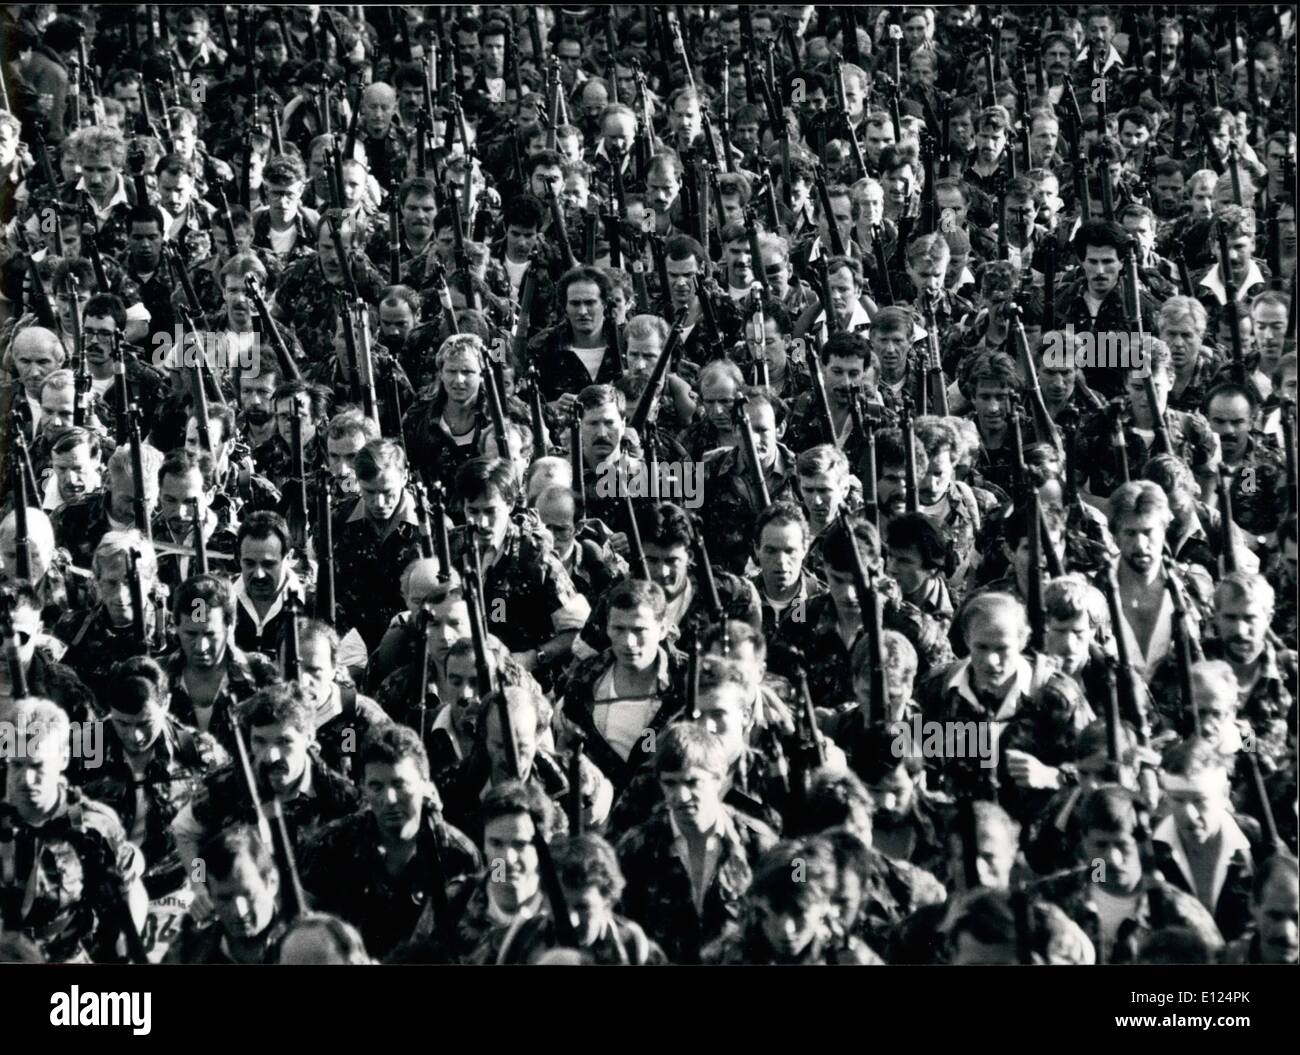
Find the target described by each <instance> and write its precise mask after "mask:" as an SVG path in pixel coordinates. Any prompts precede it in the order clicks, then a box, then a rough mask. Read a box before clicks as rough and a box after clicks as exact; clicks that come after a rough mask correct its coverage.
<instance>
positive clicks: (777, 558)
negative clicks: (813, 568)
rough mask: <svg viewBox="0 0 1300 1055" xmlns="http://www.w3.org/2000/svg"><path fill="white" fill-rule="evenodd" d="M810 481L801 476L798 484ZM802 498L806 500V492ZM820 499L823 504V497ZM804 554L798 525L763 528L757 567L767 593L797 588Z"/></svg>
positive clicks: (805, 544) (804, 541)
mask: <svg viewBox="0 0 1300 1055" xmlns="http://www.w3.org/2000/svg"><path fill="white" fill-rule="evenodd" d="M812 479H813V478H811V477H800V483H801V484H802V483H803V482H804V481H805V480H812ZM804 498H805V501H806V500H807V492H805V493H804ZM821 500H822V502H823V503H825V500H826V495H825V494H823V495H822V496H821ZM807 553H808V539H807V537H806V536H805V534H804V529H803V528H802V527H801V526H800V525H799V524H782V523H777V522H773V523H770V524H768V525H767V526H766V527H765V528H763V534H762V535H761V537H760V538H759V540H758V567H759V571H760V572H761V573H762V575H763V585H764V587H765V588H766V589H767V592H768V593H769V594H776V595H781V594H784V593H786V592H787V591H789V590H792V589H794V588H795V586H797V585H798V583H799V579H800V577H801V575H802V574H803V559H804V557H805V556H806V555H807Z"/></svg>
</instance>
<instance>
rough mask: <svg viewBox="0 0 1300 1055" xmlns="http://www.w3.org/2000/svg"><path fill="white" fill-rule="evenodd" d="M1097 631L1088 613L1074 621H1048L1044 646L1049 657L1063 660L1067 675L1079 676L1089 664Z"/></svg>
mask: <svg viewBox="0 0 1300 1055" xmlns="http://www.w3.org/2000/svg"><path fill="white" fill-rule="evenodd" d="M1094 634H1095V631H1094V630H1093V626H1092V620H1091V619H1090V618H1088V613H1087V612H1080V613H1079V614H1078V615H1076V616H1075V617H1074V618H1073V619H1048V620H1047V628H1046V636H1045V638H1044V644H1045V647H1046V651H1047V654H1048V655H1049V656H1056V657H1057V658H1059V659H1060V660H1061V665H1062V669H1063V670H1064V671H1065V673H1066V674H1070V675H1074V674H1077V673H1078V672H1079V671H1080V670H1081V669H1082V668H1083V665H1084V664H1085V663H1087V662H1088V650H1089V648H1090V646H1091V645H1092V642H1093V637H1094Z"/></svg>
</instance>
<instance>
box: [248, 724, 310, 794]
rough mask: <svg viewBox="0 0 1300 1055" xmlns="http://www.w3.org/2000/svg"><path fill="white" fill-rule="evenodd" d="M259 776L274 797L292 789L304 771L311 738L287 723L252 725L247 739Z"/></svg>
mask: <svg viewBox="0 0 1300 1055" xmlns="http://www.w3.org/2000/svg"><path fill="white" fill-rule="evenodd" d="M248 745H249V749H250V750H251V751H252V754H253V765H254V767H255V769H256V770H257V774H258V776H259V777H260V778H261V779H262V780H263V781H264V782H265V783H266V784H267V786H269V787H270V788H271V790H272V791H274V792H275V793H276V794H277V795H278V794H281V793H283V792H286V791H288V790H290V789H291V788H293V787H294V786H295V785H296V784H297V783H298V782H299V781H300V780H302V775H303V773H304V772H305V771H306V769H307V763H308V760H309V755H308V753H307V752H308V749H309V748H310V747H311V745H312V738H311V737H309V736H308V735H307V734H306V733H304V732H302V730H300V729H295V728H294V727H293V726H292V725H290V724H289V723H287V722H281V723H280V724H278V725H255V726H253V728H252V730H251V731H250V735H249V738H248Z"/></svg>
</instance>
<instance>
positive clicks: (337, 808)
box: [180, 752, 361, 848]
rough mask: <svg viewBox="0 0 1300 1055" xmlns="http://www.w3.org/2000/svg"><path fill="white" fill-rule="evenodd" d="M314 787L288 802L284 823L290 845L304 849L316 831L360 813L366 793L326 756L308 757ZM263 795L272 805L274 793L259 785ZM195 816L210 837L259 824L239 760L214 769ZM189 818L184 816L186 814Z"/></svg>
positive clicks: (197, 794) (193, 804) (196, 799)
mask: <svg viewBox="0 0 1300 1055" xmlns="http://www.w3.org/2000/svg"><path fill="white" fill-rule="evenodd" d="M307 766H308V769H309V770H310V774H311V776H310V779H311V787H310V790H309V792H308V793H307V794H306V795H296V796H294V797H293V798H291V799H282V800H281V801H282V803H283V805H284V819H285V823H286V824H287V825H288V829H289V841H290V842H291V843H292V844H293V845H294V847H295V848H297V847H301V846H302V845H303V843H305V842H306V841H307V839H309V838H310V837H311V836H312V835H313V834H314V833H315V832H316V831H318V830H319V829H321V828H322V827H324V826H325V825H327V824H329V823H330V822H331V821H336V820H338V819H339V818H340V817H347V816H349V815H351V814H353V813H355V812H356V811H357V809H358V807H359V806H360V805H361V795H360V793H359V792H358V791H357V789H356V787H355V785H353V784H352V782H351V781H350V780H348V779H347V778H345V777H343V776H341V775H340V774H338V773H335V772H334V771H333V770H331V769H329V768H327V767H326V766H325V764H324V763H323V762H322V761H321V758H320V755H319V754H316V753H315V752H312V753H311V754H310V755H309V756H308V760H307ZM258 794H259V797H260V798H261V800H262V801H263V802H265V801H267V799H268V797H269V796H270V794H271V792H270V790H269V789H268V788H266V787H259V789H258ZM189 813H190V815H191V818H192V820H193V822H194V824H195V826H197V827H198V828H201V829H202V830H203V831H204V832H205V833H207V834H208V835H216V834H217V833H218V832H222V831H225V829H226V828H228V827H230V826H231V825H232V824H256V823H257V813H256V811H255V810H254V808H253V800H252V799H251V798H250V797H249V794H248V785H247V783H246V782H245V780H244V774H243V773H242V772H241V771H240V767H239V764H238V763H237V762H235V763H231V764H229V765H225V766H222V767H221V768H220V769H216V770H213V771H212V772H211V773H209V774H207V776H205V777H204V778H203V783H202V784H200V785H199V786H198V787H197V788H195V789H194V796H193V797H192V798H191V799H190V804H189ZM180 818H181V819H183V818H184V813H182V814H181V815H180Z"/></svg>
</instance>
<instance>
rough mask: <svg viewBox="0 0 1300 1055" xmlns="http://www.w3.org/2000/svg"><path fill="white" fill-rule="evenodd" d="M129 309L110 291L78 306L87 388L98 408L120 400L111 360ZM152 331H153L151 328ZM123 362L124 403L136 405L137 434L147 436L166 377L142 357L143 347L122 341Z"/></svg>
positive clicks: (114, 404)
mask: <svg viewBox="0 0 1300 1055" xmlns="http://www.w3.org/2000/svg"><path fill="white" fill-rule="evenodd" d="M129 319H130V312H129V311H128V309H127V308H126V306H125V303H124V302H123V300H122V298H121V297H119V296H117V295H116V294H114V293H93V294H91V295H90V297H89V299H87V301H86V303H85V305H84V307H82V309H81V333H82V339H83V342H84V347H85V351H86V367H87V369H88V370H89V372H90V391H91V393H92V398H93V399H94V400H95V402H96V403H97V404H98V406H99V407H101V408H104V409H105V410H112V409H113V408H116V407H117V405H118V401H119V400H120V399H121V396H120V394H119V393H118V390H117V388H118V384H119V382H118V380H117V374H116V369H115V364H114V362H113V341H114V335H115V334H116V335H117V337H118V338H119V339H121V340H122V341H123V342H125V336H124V335H125V333H126V330H127V328H128V325H129ZM155 332H156V331H155ZM122 351H123V360H124V361H125V364H126V393H127V403H128V404H130V403H134V404H135V405H136V406H138V407H139V408H140V435H142V436H148V435H149V432H150V430H151V429H152V428H153V423H154V420H155V418H156V416H157V410H158V406H159V404H160V403H161V402H162V400H163V398H164V396H165V393H166V391H167V378H166V377H165V376H164V375H163V373H162V372H161V371H159V370H158V369H156V368H155V367H154V366H152V365H150V364H148V363H147V362H145V360H144V350H143V349H142V348H139V347H137V346H134V345H131V344H126V343H123V344H122Z"/></svg>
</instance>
